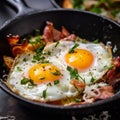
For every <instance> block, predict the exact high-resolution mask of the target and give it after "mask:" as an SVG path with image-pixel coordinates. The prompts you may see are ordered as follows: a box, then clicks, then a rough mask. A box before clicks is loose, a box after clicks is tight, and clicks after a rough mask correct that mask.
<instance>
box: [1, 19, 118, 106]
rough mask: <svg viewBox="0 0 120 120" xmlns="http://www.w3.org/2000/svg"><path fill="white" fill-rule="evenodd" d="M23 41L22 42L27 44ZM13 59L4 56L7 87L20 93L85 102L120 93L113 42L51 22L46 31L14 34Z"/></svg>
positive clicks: (58, 101)
mask: <svg viewBox="0 0 120 120" xmlns="http://www.w3.org/2000/svg"><path fill="white" fill-rule="evenodd" d="M21 39H22V42H21ZM7 40H8V42H9V44H10V46H11V51H12V54H13V57H10V56H4V57H3V59H4V62H5V65H6V67H7V69H9V75H8V77H7V82H6V84H7V86H8V87H9V88H10V89H11V90H12V91H13V92H14V93H16V94H18V95H20V96H22V97H24V98H26V99H29V100H33V101H37V102H43V103H48V104H54V105H56V104H57V105H64V106H66V105H80V104H87V103H92V102H95V101H98V100H103V99H107V98H109V97H112V96H113V95H114V94H115V87H116V85H117V83H118V82H119V81H117V79H118V78H120V72H118V71H119V69H120V57H119V56H118V57H115V58H113V55H112V53H113V51H112V46H110V45H109V44H107V45H105V44H103V43H101V42H100V41H99V40H94V41H92V42H90V41H88V40H85V39H82V38H81V37H79V36H76V35H75V34H70V33H69V31H68V30H67V29H66V28H65V27H64V26H62V29H61V31H59V30H57V29H55V28H54V25H53V23H52V22H49V21H47V22H46V26H45V27H44V30H43V34H42V35H41V34H40V33H39V30H38V29H37V30H36V32H35V33H34V35H29V36H27V37H25V38H20V37H19V36H18V35H8V36H7Z"/></svg>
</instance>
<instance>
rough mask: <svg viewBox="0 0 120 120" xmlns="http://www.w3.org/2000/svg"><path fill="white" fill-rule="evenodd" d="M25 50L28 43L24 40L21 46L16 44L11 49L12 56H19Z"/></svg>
mask: <svg viewBox="0 0 120 120" xmlns="http://www.w3.org/2000/svg"><path fill="white" fill-rule="evenodd" d="M27 48H28V42H27V41H26V40H24V42H23V43H22V44H17V45H16V46H14V47H13V48H12V54H13V55H14V56H16V55H17V54H21V53H23V52H25V51H26V49H27Z"/></svg>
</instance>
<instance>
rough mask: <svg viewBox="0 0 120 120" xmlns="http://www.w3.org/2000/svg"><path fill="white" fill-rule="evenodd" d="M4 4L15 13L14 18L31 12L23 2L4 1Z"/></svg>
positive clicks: (31, 9) (14, 0)
mask: <svg viewBox="0 0 120 120" xmlns="http://www.w3.org/2000/svg"><path fill="white" fill-rule="evenodd" d="M5 2H6V4H7V5H8V6H10V7H11V8H12V9H14V10H15V11H16V12H17V15H16V16H19V15H21V14H25V13H27V12H30V11H33V10H34V9H33V8H30V7H28V6H27V4H26V3H25V2H24V1H23V0H5Z"/></svg>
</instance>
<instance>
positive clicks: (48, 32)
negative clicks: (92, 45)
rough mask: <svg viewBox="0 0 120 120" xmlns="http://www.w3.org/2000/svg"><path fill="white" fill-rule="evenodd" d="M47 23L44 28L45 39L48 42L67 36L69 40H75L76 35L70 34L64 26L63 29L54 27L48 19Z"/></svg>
mask: <svg viewBox="0 0 120 120" xmlns="http://www.w3.org/2000/svg"><path fill="white" fill-rule="evenodd" d="M46 24H47V25H46V26H45V28H44V30H43V39H44V41H45V42H46V43H47V42H54V41H58V40H60V39H63V38H66V39H67V40H73V39H75V38H76V36H75V35H74V34H70V33H69V31H68V30H67V29H66V28H65V27H64V26H62V30H61V31H59V30H57V29H55V28H54V26H53V23H52V22H48V21H47V22H46Z"/></svg>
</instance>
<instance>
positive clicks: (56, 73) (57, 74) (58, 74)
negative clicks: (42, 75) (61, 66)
mask: <svg viewBox="0 0 120 120" xmlns="http://www.w3.org/2000/svg"><path fill="white" fill-rule="evenodd" d="M52 74H53V75H55V76H60V75H62V74H61V72H60V71H59V70H56V71H55V72H52Z"/></svg>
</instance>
